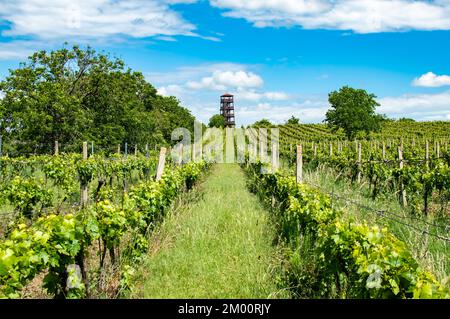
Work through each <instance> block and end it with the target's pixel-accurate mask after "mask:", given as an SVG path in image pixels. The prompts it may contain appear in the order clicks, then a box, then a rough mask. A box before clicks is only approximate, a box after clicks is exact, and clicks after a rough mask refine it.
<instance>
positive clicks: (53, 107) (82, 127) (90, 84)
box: [0, 46, 195, 154]
mask: <svg viewBox="0 0 450 319" xmlns="http://www.w3.org/2000/svg"><path fill="white" fill-rule="evenodd" d="M0 91H1V92H2V93H3V96H4V97H3V98H2V99H1V100H0V134H1V135H2V136H3V137H4V140H6V141H7V145H8V147H9V151H13V152H18V153H25V154H26V153H46V152H51V150H52V147H53V145H54V141H56V140H57V141H59V142H60V143H61V144H62V146H63V148H62V149H63V150H64V151H71V150H79V148H80V145H81V143H82V142H83V141H93V142H94V143H95V144H96V146H97V147H100V148H103V149H108V150H110V151H112V150H114V149H117V144H119V143H120V144H123V143H125V142H128V143H129V144H130V145H132V144H140V145H143V144H147V143H149V144H154V143H165V142H168V141H170V132H171V130H172V129H173V128H175V127H178V126H182V127H186V128H189V129H192V128H193V123H194V119H195V118H194V117H193V116H192V115H191V113H190V112H189V111H188V110H187V109H185V108H183V107H182V106H180V103H179V101H178V100H177V99H176V98H174V97H162V96H159V95H158V94H157V93H156V89H155V88H154V87H153V86H152V85H151V84H150V83H148V82H147V81H146V80H145V78H144V76H143V75H142V73H140V72H135V71H132V70H131V69H129V68H126V67H125V63H124V62H123V61H122V60H120V59H117V58H113V57H111V56H110V55H108V54H103V53H97V52H95V51H94V50H93V49H92V48H90V47H87V48H85V49H82V48H80V47H79V46H73V47H72V48H70V49H68V48H65V47H64V48H62V49H60V50H56V51H51V52H47V51H39V52H36V53H34V54H33V55H32V56H30V57H29V58H28V60H27V61H26V62H24V63H21V64H20V66H19V68H17V69H15V70H10V74H9V76H7V77H6V78H5V79H4V80H3V81H2V82H0Z"/></svg>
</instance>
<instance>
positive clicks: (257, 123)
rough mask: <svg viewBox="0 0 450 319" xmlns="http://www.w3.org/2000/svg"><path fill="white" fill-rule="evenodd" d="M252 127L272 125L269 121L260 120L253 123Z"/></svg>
mask: <svg viewBox="0 0 450 319" xmlns="http://www.w3.org/2000/svg"><path fill="white" fill-rule="evenodd" d="M252 126H253V127H264V126H267V127H271V126H272V123H270V121H269V120H267V119H262V120H259V121H256V122H255V123H253V125H252Z"/></svg>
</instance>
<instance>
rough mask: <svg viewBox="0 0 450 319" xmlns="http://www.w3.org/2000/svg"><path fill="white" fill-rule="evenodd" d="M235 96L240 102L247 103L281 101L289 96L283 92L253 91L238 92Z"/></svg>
mask: <svg viewBox="0 0 450 319" xmlns="http://www.w3.org/2000/svg"><path fill="white" fill-rule="evenodd" d="M235 95H236V97H237V98H239V99H240V100H247V101H259V100H263V99H267V100H273V101H283V100H287V99H288V98H289V95H288V94H286V93H284V92H256V91H253V90H238V91H237V92H236V93H235Z"/></svg>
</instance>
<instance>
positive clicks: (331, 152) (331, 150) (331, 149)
mask: <svg viewBox="0 0 450 319" xmlns="http://www.w3.org/2000/svg"><path fill="white" fill-rule="evenodd" d="M330 156H333V143H332V142H330Z"/></svg>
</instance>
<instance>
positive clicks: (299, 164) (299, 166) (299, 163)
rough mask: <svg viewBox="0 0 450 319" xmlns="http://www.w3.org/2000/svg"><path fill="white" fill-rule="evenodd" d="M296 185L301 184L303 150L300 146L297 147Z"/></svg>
mask: <svg viewBox="0 0 450 319" xmlns="http://www.w3.org/2000/svg"><path fill="white" fill-rule="evenodd" d="M296 175H297V176H296V177H297V178H296V180H297V183H302V182H303V150H302V145H301V144H300V145H297V174H296Z"/></svg>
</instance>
